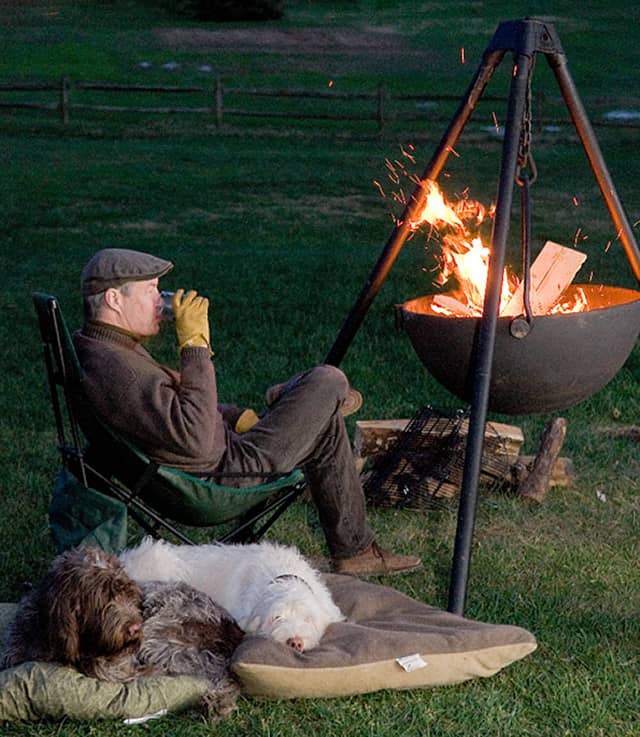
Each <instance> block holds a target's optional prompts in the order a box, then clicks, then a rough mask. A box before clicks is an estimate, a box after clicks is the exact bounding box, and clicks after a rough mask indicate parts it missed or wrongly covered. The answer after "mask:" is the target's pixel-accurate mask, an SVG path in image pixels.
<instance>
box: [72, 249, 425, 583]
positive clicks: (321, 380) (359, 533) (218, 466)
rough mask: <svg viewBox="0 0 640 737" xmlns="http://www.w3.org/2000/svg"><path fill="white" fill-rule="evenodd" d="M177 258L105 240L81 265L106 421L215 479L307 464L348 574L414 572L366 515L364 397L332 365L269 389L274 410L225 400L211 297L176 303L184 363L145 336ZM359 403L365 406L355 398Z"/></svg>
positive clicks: (185, 297)
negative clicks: (360, 416)
mask: <svg viewBox="0 0 640 737" xmlns="http://www.w3.org/2000/svg"><path fill="white" fill-rule="evenodd" d="M172 268H173V264H172V263H171V262H170V261H165V260H164V259H161V258H157V257H156V256H152V255H150V254H146V253H141V252H138V251H131V250H126V249H116V248H111V249H103V250H101V251H98V252H97V253H96V254H95V255H94V256H93V257H92V258H91V259H90V260H89V261H88V263H87V264H86V266H85V267H84V269H83V272H82V294H83V299H84V309H85V324H84V326H83V328H82V330H81V331H79V332H78V333H76V335H75V336H74V343H75V346H76V349H77V352H78V356H79V358H80V363H81V365H82V369H83V372H84V386H85V389H86V393H87V396H88V398H89V401H90V402H91V403H92V404H93V405H94V408H95V410H96V411H97V412H98V414H99V415H100V416H101V418H102V419H103V420H104V421H105V422H106V423H107V424H108V425H110V426H112V427H113V428H114V429H116V430H117V431H118V432H120V433H122V434H123V435H124V436H125V437H128V438H129V439H130V440H131V441H132V442H134V443H135V444H136V445H138V446H139V447H140V448H141V449H142V450H144V451H145V452H146V453H147V454H148V455H149V457H150V458H152V459H153V460H154V461H155V462H156V463H159V464H163V465H166V466H170V467H172V468H177V469H180V470H182V471H186V472H187V473H190V474H192V475H195V476H200V477H205V478H206V477H212V479H213V480H216V479H218V478H220V477H224V475H225V474H227V473H229V474H239V473H247V474H251V473H255V472H259V473H270V472H273V471H282V470H291V469H293V468H298V467H299V468H302V469H303V471H304V473H305V476H306V479H307V482H308V484H309V489H310V492H311V495H312V498H313V501H314V503H315V505H316V508H317V510H318V515H319V519H320V523H321V525H322V529H323V531H324V534H325V538H326V541H327V545H328V548H329V552H330V555H331V565H332V570H333V571H334V572H336V573H345V574H351V575H375V574H384V573H405V572H409V571H413V570H417V569H418V568H420V567H421V565H422V564H421V561H420V559H419V558H415V557H413V556H403V555H397V554H395V553H392V552H390V551H388V550H384V549H382V548H381V547H379V546H378V544H377V543H376V541H375V539H374V533H373V532H372V530H371V528H370V527H369V525H368V523H367V519H366V512H365V500H364V494H363V491H362V486H361V483H360V478H359V476H358V473H357V471H356V467H355V463H354V458H353V454H352V451H351V446H350V442H349V438H348V434H347V430H346V426H345V422H344V417H343V413H344V412H346V411H348V409H349V405H350V404H353V402H354V401H355V403H356V405H357V404H358V398H359V395H358V393H357V392H354V390H352V389H350V387H349V384H348V382H347V379H346V377H345V375H344V374H343V372H342V371H340V369H338V368H335V367H333V366H326V365H325V366H318V367H315V368H312V369H311V370H309V371H306V372H304V373H302V374H299V375H297V376H295V377H294V378H292V379H291V380H290V381H288V382H287V383H285V384H282V385H278V386H276V387H272V388H271V389H270V390H269V391H268V392H267V403H268V405H269V408H268V410H267V411H266V412H265V414H264V415H263V416H262V417H261V418H257V416H256V415H255V413H254V412H253V411H252V410H244V411H242V410H240V409H238V408H237V407H235V406H234V405H224V404H220V403H219V402H218V390H217V386H216V373H215V366H214V362H213V360H212V356H213V353H212V351H211V340H210V333H209V317H208V309H209V302H208V300H207V299H206V298H205V297H202V296H199V295H198V294H197V293H196V292H194V291H189V292H187V293H186V294H185V292H184V290H182V289H179V290H178V291H177V292H176V293H175V295H174V297H173V300H172V306H173V312H174V316H175V329H176V334H177V340H178V345H179V351H180V371H179V372H178V371H174V370H172V369H170V368H168V367H166V366H163V365H161V364H159V363H158V362H157V361H155V360H154V359H153V357H152V356H151V355H150V354H149V353H148V352H147V350H146V349H145V348H143V346H142V345H141V342H142V341H143V340H144V339H145V338H148V337H149V336H151V335H155V334H156V333H158V331H159V330H160V322H161V306H162V298H161V296H160V293H159V291H158V280H159V278H160V277H162V276H164V275H165V274H166V273H167V272H168V271H170V270H171V269H172ZM356 409H357V406H356Z"/></svg>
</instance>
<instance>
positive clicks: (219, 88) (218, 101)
mask: <svg viewBox="0 0 640 737" xmlns="http://www.w3.org/2000/svg"><path fill="white" fill-rule="evenodd" d="M223 93H224V90H223V86H222V78H221V77H216V128H220V127H221V125H222V104H223V99H222V98H223Z"/></svg>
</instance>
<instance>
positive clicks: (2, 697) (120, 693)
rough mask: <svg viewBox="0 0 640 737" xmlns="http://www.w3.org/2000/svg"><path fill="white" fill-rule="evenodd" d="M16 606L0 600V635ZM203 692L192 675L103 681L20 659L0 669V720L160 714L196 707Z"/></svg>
mask: <svg viewBox="0 0 640 737" xmlns="http://www.w3.org/2000/svg"><path fill="white" fill-rule="evenodd" d="M15 610H16V605H15V604H0V635H2V634H4V633H5V632H6V629H7V627H8V625H9V623H10V621H11V620H12V619H13V616H14V614H15ZM0 639H1V638H0ZM206 690H207V682H206V680H205V679H203V678H194V677H192V676H159V677H154V678H137V679H136V680H134V681H131V682H129V683H105V682H104V681H97V680H96V679H95V678H88V677H87V676H83V675H82V674H81V673H79V672H78V671H77V670H75V669H74V668H68V667H65V666H62V665H56V664H54V663H23V664H22V665H18V666H16V667H15V668H9V669H8V670H3V671H0V722H3V721H14V720H37V719H42V718H48V719H62V718H63V717H66V718H69V719H106V718H109V719H138V718H145V717H151V716H160V715H162V714H165V713H166V712H168V711H179V710H182V709H188V708H191V707H197V706H198V705H199V703H200V700H201V698H202V696H203V695H204V693H205V691H206Z"/></svg>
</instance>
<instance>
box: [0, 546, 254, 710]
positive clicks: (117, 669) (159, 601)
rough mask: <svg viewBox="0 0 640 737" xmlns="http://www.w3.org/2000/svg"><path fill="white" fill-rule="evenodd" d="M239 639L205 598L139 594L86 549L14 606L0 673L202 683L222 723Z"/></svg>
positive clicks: (186, 590) (155, 586)
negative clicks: (56, 671)
mask: <svg viewBox="0 0 640 737" xmlns="http://www.w3.org/2000/svg"><path fill="white" fill-rule="evenodd" d="M243 635H244V633H243V631H242V630H241V629H240V628H239V627H238V625H237V624H236V623H235V621H234V620H233V619H232V618H231V616H230V615H229V614H228V613H227V612H226V610H224V609H223V608H222V607H219V606H218V605H217V604H215V602H214V601H213V600H212V599H211V598H210V597H208V596H207V595H206V594H203V593H202V592H200V591H196V590H195V589H193V588H192V587H190V586H188V585H186V584H173V583H159V582H150V583H147V584H144V586H143V587H140V586H138V584H136V583H135V582H134V581H133V580H132V579H131V578H129V576H128V575H127V573H126V572H125V570H124V568H123V566H122V564H121V563H120V561H119V560H118V559H117V558H116V557H115V556H112V555H109V554H108V553H105V552H104V551H102V550H99V549H98V548H90V547H87V548H81V549H77V550H71V551H68V552H66V553H63V554H62V555H59V556H58V557H57V558H55V559H54V560H53V562H52V563H51V565H50V566H49V569H48V571H47V573H46V574H45V576H44V577H43V579H42V580H41V581H40V583H39V584H38V585H37V586H36V587H35V588H34V589H33V591H31V592H30V593H29V594H27V595H26V596H25V597H24V598H23V599H22V600H21V601H20V602H19V604H18V610H17V613H16V617H15V619H14V621H13V623H12V625H11V628H10V630H9V635H8V638H7V642H6V645H5V649H4V652H3V653H2V655H1V656H0V668H10V667H12V666H14V665H18V664H19V663H23V662H26V661H30V660H41V661H47V662H56V663H61V664H63V665H71V666H73V667H75V668H77V669H78V670H79V671H80V672H82V673H84V674H85V675H87V676H91V677H93V678H97V679H99V680H103V681H116V682H123V681H129V680H131V679H133V678H135V677H136V676H139V675H147V676H148V675H158V674H165V675H179V674H191V675H198V676H204V677H206V678H207V680H208V681H209V684H210V689H209V692H208V693H207V694H206V695H205V697H204V702H205V704H206V705H207V708H208V711H209V714H210V715H222V714H225V713H227V712H229V711H230V710H231V709H232V708H233V706H234V704H235V701H236V698H237V695H238V692H239V689H238V685H237V683H236V682H235V681H234V680H233V678H232V676H231V675H230V673H229V669H228V666H229V660H230V658H231V655H232V654H233V651H234V650H235V648H236V647H237V645H238V644H239V642H240V640H241V639H242V637H243Z"/></svg>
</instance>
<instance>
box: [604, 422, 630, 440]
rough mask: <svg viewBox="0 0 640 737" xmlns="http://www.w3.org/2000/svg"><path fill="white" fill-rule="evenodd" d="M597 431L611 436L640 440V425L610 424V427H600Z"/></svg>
mask: <svg viewBox="0 0 640 737" xmlns="http://www.w3.org/2000/svg"><path fill="white" fill-rule="evenodd" d="M596 432H597V433H601V434H602V435H608V436H609V437H610V438H626V439H627V440H640V425H610V426H608V427H598V428H596Z"/></svg>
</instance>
